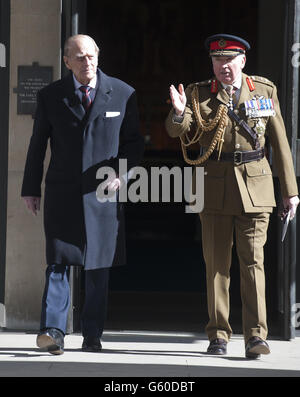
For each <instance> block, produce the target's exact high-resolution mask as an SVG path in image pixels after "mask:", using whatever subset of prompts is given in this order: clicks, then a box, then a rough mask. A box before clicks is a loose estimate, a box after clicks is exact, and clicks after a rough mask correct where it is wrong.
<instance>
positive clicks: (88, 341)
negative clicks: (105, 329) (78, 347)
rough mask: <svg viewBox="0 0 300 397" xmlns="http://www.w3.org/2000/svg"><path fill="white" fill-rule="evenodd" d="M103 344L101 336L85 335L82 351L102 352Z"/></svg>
mask: <svg viewBox="0 0 300 397" xmlns="http://www.w3.org/2000/svg"><path fill="white" fill-rule="evenodd" d="M101 350H102V345H101V342H100V338H97V337H91V336H85V337H84V339H83V342H82V351H84V352H100V351H101Z"/></svg>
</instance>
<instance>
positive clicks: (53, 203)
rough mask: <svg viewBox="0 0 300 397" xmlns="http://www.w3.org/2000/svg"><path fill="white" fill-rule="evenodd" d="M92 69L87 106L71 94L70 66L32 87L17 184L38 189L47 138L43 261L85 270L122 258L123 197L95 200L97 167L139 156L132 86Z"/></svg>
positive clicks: (34, 192) (35, 192)
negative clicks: (92, 92) (33, 102)
mask: <svg viewBox="0 0 300 397" xmlns="http://www.w3.org/2000/svg"><path fill="white" fill-rule="evenodd" d="M97 76H98V78H97V86H96V96H95V99H94V101H93V103H92V106H91V108H90V110H89V112H88V113H85V111H84V108H83V106H82V104H81V102H80V100H79V98H78V97H77V96H76V95H75V87H74V82H73V76H72V73H70V74H69V75H68V76H66V77H64V78H62V79H61V80H58V81H56V82H54V83H51V84H50V85H48V86H47V87H45V88H43V89H42V90H41V91H40V92H39V93H38V97H37V110H36V114H35V120H34V126H33V134H32V137H31V140H30V145H29V149H28V154H27V159H26V165H25V172H24V179H23V185H22V196H23V197H24V196H41V183H42V178H43V164H44V159H45V153H46V149H47V144H48V140H49V141H50V148H51V158H50V163H49V167H48V170H47V173H46V177H45V200H44V228H45V235H46V260H47V263H48V264H52V263H57V264H66V265H83V266H84V267H85V269H86V270H91V269H99V268H103V267H111V266H114V265H121V264H124V263H125V236H124V209H123V204H122V203H118V202H104V203H101V202H99V201H98V200H97V198H96V189H97V186H98V185H99V183H100V182H101V181H99V180H97V179H96V173H97V170H98V169H99V168H100V167H101V166H109V167H112V168H113V169H114V170H115V171H116V174H118V164H119V161H118V160H119V159H126V160H127V167H128V170H129V169H130V168H132V167H134V166H136V165H137V164H138V163H139V161H140V160H141V158H142V154H143V146H144V145H143V138H142V136H141V134H140V132H139V122H138V109H137V101H136V94H135V91H134V89H133V88H132V87H130V86H129V85H127V84H126V83H124V82H122V81H121V80H118V79H116V78H112V77H109V76H107V75H106V74H104V73H103V72H102V71H101V70H100V69H98V72H97ZM109 116H113V117H109Z"/></svg>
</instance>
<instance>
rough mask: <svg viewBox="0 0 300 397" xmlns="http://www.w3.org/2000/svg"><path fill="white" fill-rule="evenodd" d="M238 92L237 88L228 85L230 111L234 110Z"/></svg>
mask: <svg viewBox="0 0 300 397" xmlns="http://www.w3.org/2000/svg"><path fill="white" fill-rule="evenodd" d="M236 91H237V89H236V87H234V86H232V85H228V86H227V87H226V92H227V94H228V95H229V102H228V104H227V106H228V107H229V109H230V110H233V104H234V103H236V98H235V95H234V94H235V92H236Z"/></svg>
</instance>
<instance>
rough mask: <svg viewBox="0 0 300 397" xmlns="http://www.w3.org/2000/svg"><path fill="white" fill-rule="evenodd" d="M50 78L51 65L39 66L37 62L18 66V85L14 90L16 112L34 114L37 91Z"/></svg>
mask: <svg viewBox="0 0 300 397" xmlns="http://www.w3.org/2000/svg"><path fill="white" fill-rule="evenodd" d="M52 79H53V67H52V66H39V64H38V63H37V62H35V63H33V64H32V66H18V87H17V89H16V90H14V92H16V93H17V94H18V101H17V114H31V115H34V113H35V109H36V95H37V92H38V91H39V90H40V89H41V88H43V87H46V86H47V85H48V84H50V83H51V82H52Z"/></svg>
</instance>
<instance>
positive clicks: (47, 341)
mask: <svg viewBox="0 0 300 397" xmlns="http://www.w3.org/2000/svg"><path fill="white" fill-rule="evenodd" d="M36 344H37V345H38V347H39V348H40V349H41V351H46V352H49V353H51V354H55V355H59V354H63V353H64V334H63V333H62V332H61V331H60V330H59V329H56V328H47V329H45V330H42V331H41V332H40V333H39V334H38V336H37V338H36Z"/></svg>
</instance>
